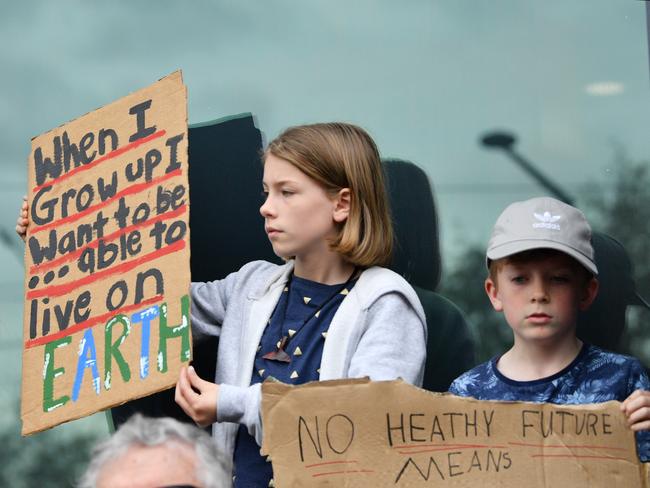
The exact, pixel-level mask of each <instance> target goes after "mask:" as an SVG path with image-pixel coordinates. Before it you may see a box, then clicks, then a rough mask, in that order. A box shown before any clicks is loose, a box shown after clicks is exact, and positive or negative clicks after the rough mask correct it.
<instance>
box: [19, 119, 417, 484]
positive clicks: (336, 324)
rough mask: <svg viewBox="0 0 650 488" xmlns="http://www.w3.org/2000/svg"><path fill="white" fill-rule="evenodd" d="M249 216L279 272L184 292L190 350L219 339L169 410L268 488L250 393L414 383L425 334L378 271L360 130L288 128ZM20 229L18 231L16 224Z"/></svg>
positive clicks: (256, 400)
mask: <svg viewBox="0 0 650 488" xmlns="http://www.w3.org/2000/svg"><path fill="white" fill-rule="evenodd" d="M262 186H263V193H264V196H265V201H264V203H263V205H262V207H261V208H260V213H261V214H262V216H263V217H264V222H265V224H264V225H265V230H266V232H267V234H268V238H269V240H270V241H271V245H272V246H273V250H274V252H275V253H276V254H277V255H278V256H280V257H282V258H283V259H285V260H286V264H284V265H282V266H278V265H275V264H271V263H268V262H263V261H256V262H252V263H249V264H247V265H245V266H243V267H242V268H241V269H240V270H239V271H237V272H235V273H232V274H230V275H229V276H227V277H226V278H225V279H223V280H219V281H214V282H210V283H193V284H192V290H191V292H192V293H191V294H192V332H193V334H194V337H195V340H200V338H201V337H205V336H207V335H216V336H219V350H218V353H217V367H216V375H215V379H214V383H212V382H209V381H205V380H203V379H201V378H199V377H198V376H197V375H196V373H195V371H194V369H193V368H192V367H189V368H187V369H184V370H182V371H181V375H180V378H179V380H178V383H177V385H176V402H177V403H178V404H179V405H180V406H181V407H182V408H183V410H184V411H185V412H186V413H187V414H188V415H189V416H190V417H191V418H192V419H194V421H195V422H196V423H198V424H199V425H202V426H206V425H210V424H212V429H213V435H214V437H215V439H216V442H217V443H218V445H219V446H220V447H222V448H223V449H224V450H225V451H226V452H228V453H232V454H233V456H234V463H235V472H234V475H235V476H234V484H235V486H236V487H258V486H259V487H267V486H269V485H270V484H271V486H272V483H271V479H272V475H273V474H272V470H271V463H269V462H266V460H265V459H264V458H263V457H262V456H261V455H260V452H259V451H260V447H259V446H260V445H261V439H262V429H261V427H262V426H261V419H260V400H261V394H260V392H261V390H260V383H261V382H262V381H264V379H266V378H268V377H274V378H276V379H278V380H280V381H283V382H286V383H291V384H302V383H305V382H308V381H317V380H320V379H323V380H329V379H335V378H355V377H364V376H369V377H370V378H371V379H373V380H390V379H395V378H400V377H401V378H403V379H404V380H405V381H408V382H410V383H413V384H415V385H420V384H421V382H422V376H423V369H424V360H425V346H426V322H425V317H424V313H423V311H422V307H421V305H420V303H419V301H418V298H417V296H416V294H415V292H414V291H413V289H412V288H411V287H410V285H409V284H408V283H407V282H406V281H405V280H404V279H403V278H402V277H400V276H399V275H397V274H395V273H394V272H392V271H390V270H388V269H385V268H382V267H380V266H381V265H386V264H388V262H389V261H390V257H391V250H392V243H393V232H392V225H391V222H390V216H389V210H388V202H387V196H386V190H385V187H384V181H383V172H382V167H381V162H380V158H379V153H378V151H377V148H376V146H375V144H374V142H373V140H372V139H371V138H370V136H369V135H368V134H367V133H366V132H365V131H364V130H362V129H360V128H359V127H356V126H353V125H349V124H343V123H330V124H314V125H306V126H299V127H293V128H290V129H288V130H286V131H285V132H284V133H282V134H281V135H280V136H279V137H278V138H277V139H275V140H274V141H272V142H271V143H270V144H269V146H268V148H267V150H266V152H265V154H264V177H263V184H262ZM18 223H19V226H20V224H21V222H20V218H19V222H18Z"/></svg>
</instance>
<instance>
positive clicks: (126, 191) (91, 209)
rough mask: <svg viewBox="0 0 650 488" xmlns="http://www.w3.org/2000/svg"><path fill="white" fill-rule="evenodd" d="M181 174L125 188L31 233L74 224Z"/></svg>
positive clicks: (172, 172)
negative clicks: (118, 201) (121, 199)
mask: <svg viewBox="0 0 650 488" xmlns="http://www.w3.org/2000/svg"><path fill="white" fill-rule="evenodd" d="M181 174H182V170H181V169H176V170H174V171H171V172H169V173H167V174H166V175H162V176H159V177H158V178H154V179H153V180H151V181H147V182H145V183H137V184H135V185H131V186H129V187H127V188H125V189H124V190H122V191H121V192H119V193H116V194H115V196H113V197H111V198H108V199H106V200H104V201H103V202H101V203H98V204H97V205H93V206H92V207H88V208H87V209H86V210H84V211H82V212H78V213H76V214H73V215H69V216H67V217H64V218H62V219H59V220H55V221H54V222H50V223H49V224H45V225H41V226H40V227H36V228H34V229H33V230H32V231H31V233H30V234H36V233H37V232H41V231H43V230H46V229H49V228H51V227H58V226H60V225H63V224H67V223H69V222H74V221H75V220H79V219H80V218H82V217H85V216H86V215H88V214H91V213H94V212H96V211H97V210H99V209H100V208H102V207H105V206H106V205H109V204H111V203H112V202H114V201H115V200H119V199H120V198H122V197H124V196H127V195H132V194H134V193H139V192H141V191H144V190H146V189H147V188H150V187H152V186H155V185H157V184H158V183H161V182H163V181H165V180H168V179H170V178H173V177H174V176H180V175H181Z"/></svg>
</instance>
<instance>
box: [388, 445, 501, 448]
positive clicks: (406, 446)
mask: <svg viewBox="0 0 650 488" xmlns="http://www.w3.org/2000/svg"><path fill="white" fill-rule="evenodd" d="M422 447H454V448H456V447H468V448H472V447H498V448H501V449H504V448H506V447H507V446H497V445H491V444H404V445H401V446H393V449H419V448H422Z"/></svg>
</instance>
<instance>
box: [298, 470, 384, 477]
mask: <svg viewBox="0 0 650 488" xmlns="http://www.w3.org/2000/svg"><path fill="white" fill-rule="evenodd" d="M350 473H356V474H364V473H374V471H372V470H370V469H357V470H348V471H332V472H329V473H315V474H312V475H311V476H312V478H318V477H319V476H331V475H333V474H350Z"/></svg>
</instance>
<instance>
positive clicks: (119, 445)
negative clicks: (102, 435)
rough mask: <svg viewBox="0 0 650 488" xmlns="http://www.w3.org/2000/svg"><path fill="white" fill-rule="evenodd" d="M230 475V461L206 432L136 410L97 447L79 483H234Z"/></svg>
mask: <svg viewBox="0 0 650 488" xmlns="http://www.w3.org/2000/svg"><path fill="white" fill-rule="evenodd" d="M127 468H129V469H127ZM230 476H231V466H230V462H229V461H228V460H226V458H225V456H224V455H223V453H222V452H221V451H220V450H219V449H218V447H217V446H216V445H215V444H214V441H213V440H212V438H211V437H210V436H209V435H208V434H207V433H206V432H205V431H203V430H201V429H199V428H198V427H196V426H194V425H189V424H184V423H181V422H179V421H177V420H175V419H172V418H147V417H143V416H142V415H140V414H136V415H134V416H132V417H131V418H130V419H129V420H128V421H127V422H126V423H124V424H123V425H122V426H121V427H120V428H119V429H118V430H117V431H116V432H115V433H114V434H113V435H112V436H111V437H110V438H109V439H107V440H105V441H104V442H102V443H100V444H98V445H97V446H96V447H95V448H94V449H93V452H92V456H91V461H90V464H89V465H88V468H87V469H86V472H85V473H84V475H83V476H82V478H81V480H80V483H79V487H80V488H103V487H104V486H107V487H108V486H111V487H112V488H114V487H116V486H118V485H119V486H120V487H121V486H129V487H136V486H137V487H139V486H163V485H170V484H175V485H179V484H180V485H183V486H196V487H197V488H223V487H226V486H230V485H231V478H230ZM117 477H119V479H118V478H117ZM172 478H173V479H172ZM154 479H155V482H154ZM151 483H154V484H153V485H151Z"/></svg>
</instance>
